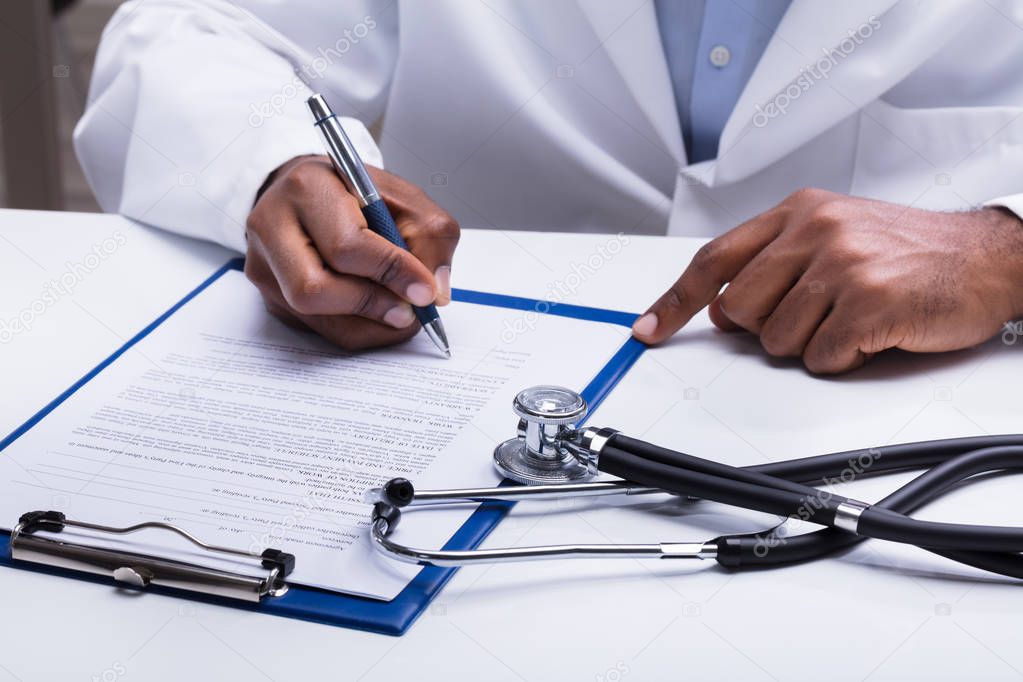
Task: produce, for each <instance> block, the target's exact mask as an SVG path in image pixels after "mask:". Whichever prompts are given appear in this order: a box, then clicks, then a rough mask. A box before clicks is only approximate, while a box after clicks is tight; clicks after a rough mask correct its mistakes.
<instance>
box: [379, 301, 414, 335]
mask: <svg viewBox="0 0 1023 682" xmlns="http://www.w3.org/2000/svg"><path fill="white" fill-rule="evenodd" d="M414 319H416V314H415V313H414V312H412V307H411V306H407V305H405V304H402V305H396V306H394V307H393V308H391V309H390V310H388V311H387V312H386V313H385V314H384V322H386V323H387V324H389V325H391V326H392V327H395V328H397V329H404V328H405V327H407V326H409V325H410V324H412V321H413V320H414Z"/></svg>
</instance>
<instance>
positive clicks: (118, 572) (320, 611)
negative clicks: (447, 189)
mask: <svg viewBox="0 0 1023 682" xmlns="http://www.w3.org/2000/svg"><path fill="white" fill-rule="evenodd" d="M243 267H244V260H243V259H241V258H238V259H234V260H231V261H229V262H228V263H226V264H225V265H224V266H223V267H221V268H220V269H219V270H217V271H216V272H215V273H214V274H213V275H211V276H210V277H209V278H207V279H206V280H205V281H204V282H202V283H201V284H200V285H199V286H197V287H196V288H195V289H193V290H192V291H191V292H189V293H188V294H187V295H186V296H185V297H184V298H182V299H181V300H180V301H178V302H177V303H175V304H174V305H173V306H171V308H170V309H168V310H167V311H166V312H165V313H163V314H162V315H160V316H159V317H158V318H156V319H155V320H153V322H151V323H150V324H149V325H147V326H146V327H145V328H144V329H143V330H142V331H140V332H139V333H138V334H136V335H135V336H134V337H132V338H131V339H129V340H128V341H127V342H126V343H125V344H124V345H123V346H121V347H120V348H119V349H117V350H116V351H114V352H113V353H112V354H111V355H110V356H109V357H107V358H106V359H105V360H103V361H102V362H101V363H100V364H98V365H97V366H96V367H94V368H93V369H92V370H91V371H89V372H88V373H87V374H85V376H83V377H82V378H80V379H79V380H78V381H76V382H75V383H74V384H72V385H71V386H70V387H69V388H68V389H67V390H65V391H64V392H63V393H61V394H60V395H59V396H57V397H56V398H55V399H54V400H52V401H51V402H50V403H49V404H47V405H46V406H44V407H43V408H42V409H41V410H39V412H37V413H36V414H35V415H33V416H32V417H31V418H29V419H28V420H27V421H26V422H25V423H24V424H22V425H21V426H19V427H18V428H17V429H15V430H14V431H13V432H12V433H11V434H10V435H8V436H7V437H5V438H4V439H3V440H0V456H2V453H3V450H4V449H6V448H7V447H8V446H9V445H10V444H11V443H13V442H14V441H16V440H17V439H18V438H19V437H21V436H22V435H24V434H25V433H26V432H27V431H28V430H29V429H31V428H32V427H33V426H35V425H36V424H38V423H39V422H40V421H42V420H43V419H44V418H45V417H46V416H47V415H48V414H49V413H50V412H52V411H53V410H54V409H56V408H57V406H59V405H60V404H61V403H63V402H64V401H65V400H67V399H68V398H69V397H70V396H71V395H72V394H74V393H75V392H76V391H78V390H79V389H80V388H81V387H82V386H84V385H85V384H87V383H88V382H89V381H90V380H92V379H93V378H94V377H95V376H97V375H98V374H99V373H100V372H102V371H103V370H104V369H105V368H106V367H108V366H110V365H111V364H113V363H114V362H116V361H117V359H118V358H119V357H120V356H121V355H123V354H124V353H125V352H126V351H127V350H128V349H130V348H131V347H132V346H134V345H135V344H136V343H138V342H139V341H140V340H141V339H143V338H145V337H146V336H147V335H148V334H150V333H151V332H152V331H153V330H154V329H156V328H157V327H159V326H160V325H161V324H162V323H163V322H165V321H166V320H167V319H168V318H169V317H170V316H171V315H173V314H174V313H175V312H177V311H178V310H179V309H181V308H182V307H183V306H185V305H187V304H188V302H189V301H191V300H192V299H194V298H195V297H197V296H199V295H200V294H201V293H202V291H203V290H204V289H206V288H207V287H209V286H210V285H211V284H212V283H213V282H215V281H216V280H217V279H218V278H219V277H221V276H222V275H224V274H225V273H227V272H230V271H232V270H242V269H243ZM452 300H454V301H459V302H463V303H472V304H476V305H485V306H495V307H500V308H509V309H513V310H521V311H525V312H534V313H536V314H542V315H557V316H561V317H570V318H575V319H579V320H590V321H593V322H601V323H606V324H615V325H621V326H624V327H627V328H631V326H632V323H633V322H634V321H635V320H636V318H637V315H635V314H633V313H626V312H620V311H615V310H604V309H600V308H589V307H585V306H577V305H570V304H565V303H557V302H551V301H541V300H537V299H530V298H520V297H517V296H507V295H502V294H493V293H486V292H480V291H470V290H466V289H453V290H452ZM645 349H646V346H644V345H643V344H642V343H640V342H639V341H636V340H635V339H633V338H632V337H631V336H630V337H629V338H628V340H626V341H625V342H624V343H623V345H622V346H621V347H620V348H619V349H618V351H616V353H615V354H614V355H613V356H612V357H611V359H610V360H609V361H608V362H607V364H606V365H605V366H604V367H602V368H601V369H600V370H599V371H598V372H597V374H596V375H595V376H594V377H593V379H592V380H591V381H590V383H589V384H587V385H586V386H585V387H584V388H583V389H582V391H581V393H582V396H583V398H585V400H586V401H587V403H588V404H589V405H590V414H592V412H593V411H594V410H596V409H597V407H598V406H599V405H600V404H601V402H603V400H604V398H605V397H607V395H608V394H609V393H610V392H611V391H612V390H613V389H614V387H615V386H616V385H617V384H618V382H619V381H620V380H621V378H622V377H623V376H624V375H625V374H626V373H627V372H628V371H629V369H630V368H631V367H632V366H633V364H635V362H636V360H637V359H639V357H640V355H642V353H643V351H644V350H645ZM512 506H513V503H509V502H485V503H483V504H481V505H480V506H479V507H478V508H477V509H476V511H475V512H473V514H472V515H471V516H470V517H469V518H468V519H467V520H466V522H465V523H464V524H463V525H462V526H461V527H460V528H459V529H458V530H457V531H456V532H455V533H454V535H452V537H451V538H450V539H449V540H448V542H447V543H446V544H445V545H444V549H450V550H467V549H475V548H476V547H478V546H479V545H480V543H482V542H483V540H484V539H485V538H486V537H487V535H489V534H490V532H491V531H492V530H493V529H494V528H495V527H496V526H497V524H498V523H500V521H501V519H502V518H504V516H505V514H507V512H508V510H509V509H510V508H511V507H512ZM25 511H26V512H28V513H26V514H25V515H24V516H23V517H22V519H21V523H20V524H19V525H18V527H17V529H16V532H15V533H11V532H8V531H0V565H3V566H9V567H13V568H19V569H27V570H34V571H40V572H44V573H48V574H52V575H56V576H63V577H72V578H76V579H80V580H88V581H92V582H97V583H101V584H106V585H117V586H120V587H125V586H129V587H130V586H134V587H136V588H145V589H146V590H147V591H153V592H157V593H161V594H168V595H172V596H177V597H182V598H186V599H191V600H195V601H199V602H204V603H210V604H218V605H222V606H231V607H234V608H242V609H247V610H250V611H256V612H259V613H267V614H273V615H277V616H284V617H287V618H297V619H300V620H306V621H312V622H316V623H322V624H326V625H334V626H339V627H345V628H353V629H357V630H365V631H369V632H375V633H380V634H386V635H394V636H398V635H402V634H404V633H405V631H406V630H408V628H409V627H410V626H411V625H412V623H413V622H415V620H416V618H417V617H418V616H419V615H420V614H421V613H422V612H423V611H425V610H426V608H427V607H428V606H429V604H430V602H431V601H432V600H433V599H434V598H435V597H436V596H437V594H438V593H439V592H440V590H441V589H442V588H443V587H444V585H445V584H446V583H447V582H448V581H449V580H450V579H451V577H452V576H453V575H454V573H455V571H456V570H458V569H457V568H442V567H437V566H424V567H423V568H422V570H421V571H420V572H419V573H418V574H417V575H416V577H415V578H413V579H412V581H411V582H409V583H408V585H406V586H405V588H404V589H403V590H402V591H401V592H400V593H399V594H398V596H396V597H395V598H394V599H392V600H390V601H380V600H377V599H371V598H368V597H360V596H356V595H350V594H343V593H339V592H332V591H330V590H325V589H320V588H315V587H306V586H303V585H286V583H285V580H284V576H286V574H287V571H288V570H289V569H288V565H289V564H288V562H289V560H290V561H291V562H292V564H293V562H294V558H292V557H290V555H286V554H283V553H280V552H276V554H275V553H274V552H275V550H267V552H264V554H263V555H262V556H256V557H253V558H254V559H255V560H256V561H257V562H260V563H262V567H263V568H264V569H266V570H267V572H268V573H267V575H266V576H265V578H261V579H256V581H255V582H249V583H246V584H245V585H238V587H239V588H240V589H241V590H242V591H244V590H245V589H249V590H250V591H251V590H254V592H253V594H252V595H251V596H253V597H254V598H253V599H248V600H246V599H239V598H233V597H231V596H225V595H224V594H215V593H213V592H214V591H212V590H206V591H198V589H197V588H195V589H189V587H188V585H189V583H187V582H186V581H185V580H183V579H177V580H161V581H157V580H152V581H150V580H149V579H147V576H146V575H145V571H144V570H142V569H138V568H131V567H130V566H128V565H122V566H119V565H118V564H119V563H126V564H128V563H131V561H129V560H128V559H122V557H124V556H125V555H124V554H120V555H118V556H106V555H104V557H105V558H103V559H102V560H99V559H98V558H96V557H93V558H94V559H97V560H96V561H94V562H93V564H95V566H96V570H94V571H90V572H85V571H84V570H83V569H82V568H81V567H80V564H81V561H82V560H83V559H85V558H88V557H77V559H78V562H77V563H76V561H75V560H72V559H74V558H75V557H72V558H68V552H69V551H71V552H73V551H74V550H75V548H78V549H81V547H80V546H77V545H71V544H70V543H64V542H60V541H54V540H49V541H46V540H42V539H39V538H37V537H36V535H35V532H36V531H39V530H48V531H61V530H62V529H63V528H64V527H65V526H79V527H84V528H91V529H93V530H99V531H101V532H115V533H123V532H125V531H129V532H130V530H131V529H114V528H108V527H105V526H97V525H94V524H90V523H85V522H82V521H70V520H67V519H65V518H64V517H63V515H61V514H59V513H56V512H32V511H31V510H25ZM143 525H156V526H164V527H165V528H166V524H143ZM170 530H173V531H174V532H177V533H179V534H182V533H183V534H185V535H187V531H185V530H184V529H178V528H170ZM12 536H13V539H14V541H15V543H14V544H15V549H17V550H18V551H19V552H20V553H21V554H22V556H24V555H25V553H26V550H30V551H32V552H39V553H41V554H43V555H48V556H49V558H50V561H47V562H45V563H35V562H34V561H26V560H22V559H14V558H12ZM195 540H196V539H194V538H193V541H195ZM19 543H23V544H19ZM197 544H198V545H199V546H200V547H202V548H203V549H205V550H208V551H214V552H216V551H220V552H227V553H236V554H238V553H240V552H238V551H237V550H232V549H230V548H218V547H213V546H208V545H203V544H202V543H201V541H199V542H198V543H197ZM86 553H87V554H88V552H86ZM99 554H103V552H102V551H100V552H99ZM107 554H109V555H113V554H115V553H114V552H108V553H107ZM128 556H129V558H130V557H136V558H138V559H139V560H141V559H146V560H151V561H153V562H163V563H160V564H157V565H159V566H163V567H164V569H165V570H168V571H186V574H187V575H189V576H192V577H190V578H189V579H190V580H197V581H200V582H201V580H202V576H203V575H204V573H203V572H204V571H207V572H208V569H204V568H203V567H202V566H200V565H193V564H181V563H180V562H169V563H168V562H167V560H163V559H160V558H159V557H152V556H148V555H128ZM297 559H298V560H301V557H297ZM111 562H113V563H111ZM108 568H109V571H108V570H107V569H108ZM189 570H190V571H192V573H188V572H187V571H189ZM174 575H175V576H179V578H180V574H179V573H175V574H174ZM207 577H208V578H210V579H211V580H213V579H216V578H217V576H207ZM233 577H234V578H237V576H233ZM219 579H221V580H227V581H230V580H231V579H232V576H231V575H228V576H224V575H221V576H220V577H219ZM196 584H198V583H196Z"/></svg>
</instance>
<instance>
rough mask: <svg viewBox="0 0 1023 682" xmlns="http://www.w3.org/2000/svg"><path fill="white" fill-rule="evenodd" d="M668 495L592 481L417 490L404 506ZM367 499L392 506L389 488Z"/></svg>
mask: <svg viewBox="0 0 1023 682" xmlns="http://www.w3.org/2000/svg"><path fill="white" fill-rule="evenodd" d="M653 493H661V494H667V493H665V492H664V491H663V490H661V489H660V488H651V487H648V486H641V485H636V484H634V483H629V482H627V481H591V482H588V483H556V484H550V485H530V486H518V485H516V486H501V487H496V488H454V489H446V490H445V489H442V490H416V491H415V494H414V496H413V497H412V499H411V500H410V501H409V502H407V503H404V504H402V505H400V506H409V507H413V506H420V505H428V504H459V503H467V502H486V501H488V500H504V501H506V502H522V501H526V500H535V501H542V500H554V499H563V498H566V497H599V496H603V495H650V494H653ZM365 500H366V501H367V502H369V503H372V504H375V503H377V502H386V503H388V504H392V503H393V501H392V500H391V499H390V498H389V496H388V494H387V491H386V489H385V488H383V487H380V488H371V489H370V490H368V491H366V495H365Z"/></svg>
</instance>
